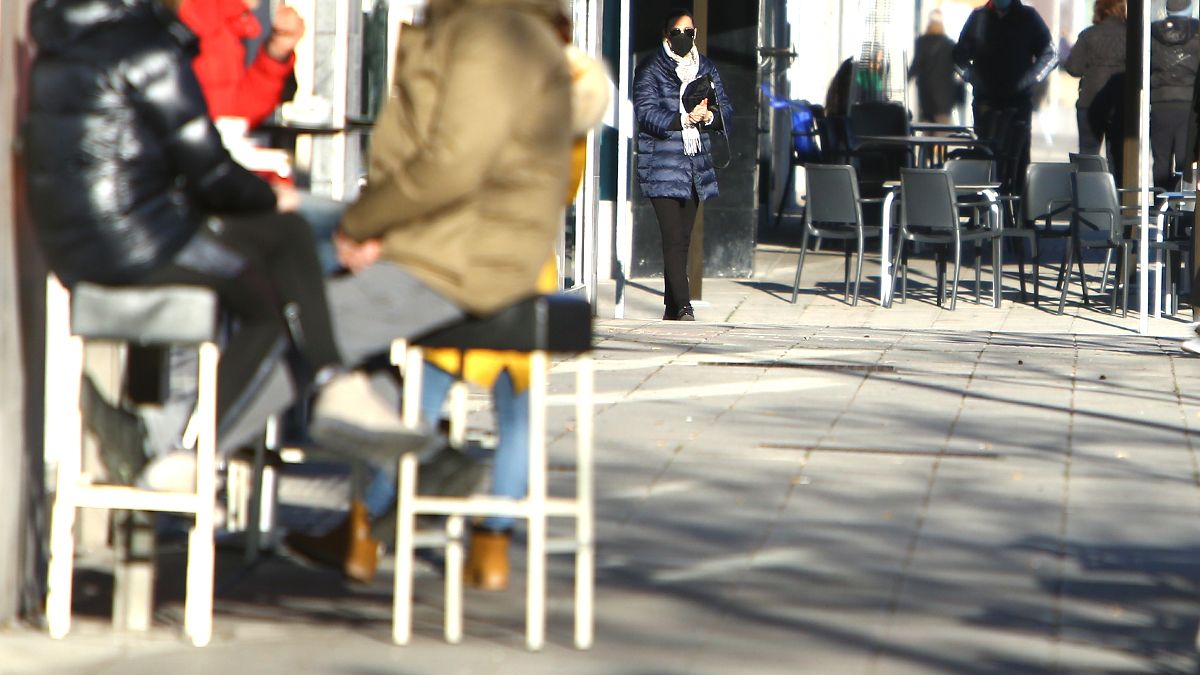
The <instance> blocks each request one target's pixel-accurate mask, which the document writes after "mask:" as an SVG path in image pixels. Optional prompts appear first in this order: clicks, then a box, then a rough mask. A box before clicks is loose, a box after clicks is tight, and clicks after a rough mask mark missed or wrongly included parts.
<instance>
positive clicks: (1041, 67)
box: [1017, 10, 1058, 91]
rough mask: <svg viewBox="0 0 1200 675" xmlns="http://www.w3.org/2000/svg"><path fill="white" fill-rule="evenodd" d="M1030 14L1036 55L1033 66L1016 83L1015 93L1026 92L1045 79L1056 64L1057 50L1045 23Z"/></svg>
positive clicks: (1035, 15) (1034, 14) (1038, 17)
mask: <svg viewBox="0 0 1200 675" xmlns="http://www.w3.org/2000/svg"><path fill="white" fill-rule="evenodd" d="M1030 12H1031V13H1032V14H1033V17H1034V30H1035V31H1036V32H1037V35H1036V37H1035V38H1034V44H1035V45H1036V46H1035V49H1036V50H1037V54H1036V55H1035V57H1034V61H1033V65H1032V66H1030V68H1029V70H1027V71H1025V74H1024V75H1022V76H1021V80H1020V81H1019V82H1017V91H1028V90H1029V89H1030V88H1032V87H1033V86H1034V85H1035V84H1038V83H1039V82H1041V81H1042V80H1044V79H1046V77H1047V76H1049V75H1050V72H1051V71H1052V70H1054V64H1056V63H1058V49H1057V48H1055V46H1054V41H1053V40H1051V39H1050V29H1049V28H1047V27H1046V22H1045V21H1042V18H1041V17H1040V16H1038V15H1037V14H1036V13H1034V12H1033V11H1032V10H1030Z"/></svg>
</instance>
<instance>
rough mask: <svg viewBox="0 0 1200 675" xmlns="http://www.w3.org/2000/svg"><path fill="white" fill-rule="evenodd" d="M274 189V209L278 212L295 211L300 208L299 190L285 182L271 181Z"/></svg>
mask: <svg viewBox="0 0 1200 675" xmlns="http://www.w3.org/2000/svg"><path fill="white" fill-rule="evenodd" d="M271 189H272V190H274V191H275V210H276V211H278V212H280V213H295V211H296V209H298V208H300V192H299V191H298V190H297V189H296V188H294V187H292V186H291V185H288V184H287V183H275V182H272V183H271Z"/></svg>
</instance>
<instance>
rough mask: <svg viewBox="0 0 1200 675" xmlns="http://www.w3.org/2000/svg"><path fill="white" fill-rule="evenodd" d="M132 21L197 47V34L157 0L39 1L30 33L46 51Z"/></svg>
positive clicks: (32, 19)
mask: <svg viewBox="0 0 1200 675" xmlns="http://www.w3.org/2000/svg"><path fill="white" fill-rule="evenodd" d="M132 23H146V24H148V25H153V24H158V25H160V26H161V27H162V29H164V30H167V31H168V32H170V33H171V34H172V35H173V36H174V37H175V39H176V41H178V42H179V43H180V44H181V45H182V46H183V47H184V48H185V49H188V50H189V51H190V50H194V49H195V48H196V44H195V42H196V39H195V35H193V34H192V32H191V31H189V30H188V29H187V27H186V26H184V25H183V24H182V23H180V22H179V20H178V19H177V18H176V17H175V14H174V13H173V12H171V10H169V9H167V8H166V7H164V6H163V5H162V3H160V2H159V1H158V0H38V1H37V2H36V3H34V5H33V8H32V9H31V10H30V13H29V33H30V35H31V36H32V37H33V40H34V42H35V43H36V44H37V47H38V51H40V52H43V53H47V54H53V53H56V52H62V51H64V50H66V49H67V48H68V47H70V46H71V45H72V44H73V43H75V42H78V41H80V40H85V39H87V38H89V37H91V36H93V35H96V34H100V33H103V32H105V31H111V30H112V29H113V28H116V27H118V26H121V25H124V24H132Z"/></svg>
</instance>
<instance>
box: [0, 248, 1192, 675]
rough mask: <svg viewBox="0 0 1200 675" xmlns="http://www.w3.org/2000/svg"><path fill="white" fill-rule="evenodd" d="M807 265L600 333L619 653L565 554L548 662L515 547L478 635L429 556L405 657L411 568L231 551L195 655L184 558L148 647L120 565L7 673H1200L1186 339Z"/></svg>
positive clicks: (605, 480)
mask: <svg viewBox="0 0 1200 675" xmlns="http://www.w3.org/2000/svg"><path fill="white" fill-rule="evenodd" d="M795 259H796V256H795V251H794V249H787V248H784V247H772V246H764V247H761V248H760V251H759V255H758V258H757V261H756V264H757V265H758V273H757V274H756V277H755V278H754V279H753V280H719V279H708V280H705V283H704V300H705V302H704V303H703V304H701V305H700V306H698V307H697V311H696V313H697V317H698V319H699V321H697V322H695V323H676V322H663V321H660V320H658V317H659V316H660V315H661V311H662V310H661V295H660V290H661V280H657V279H647V280H638V281H635V282H634V283H632V284H631V285H630V286H629V287H628V296H627V304H626V312H625V316H626V318H624V319H621V320H613V319H603V320H600V321H599V322H598V323H597V332H598V340H597V342H598V345H597V346H598V348H597V351H596V358H597V368H598V372H597V382H596V389H597V392H598V407H597V413H596V428H597V528H598V532H597V540H598V542H599V545H598V570H597V580H596V596H597V611H596V644H595V646H594V648H593V649H592V650H590V651H587V652H580V651H577V650H575V649H574V648H573V647H572V646H571V644H572V642H571V636H572V632H571V631H572V626H571V609H572V606H571V598H572V593H571V577H570V573H571V569H572V565H571V558H570V556H555V557H554V558H553V559H552V564H551V568H550V593H551V600H550V604H549V608H550V615H549V622H548V644H547V646H546V648H545V649H544V650H543V651H542V652H540V653H536V654H534V653H529V652H527V651H526V650H525V649H524V636H523V631H524V615H523V600H524V594H523V591H524V582H523V579H522V577H521V572H522V571H523V557H522V555H521V554H522V550H521V549H520V548H518V550H516V551H515V552H514V556H513V560H514V564H515V566H516V568H517V569H515V570H514V583H513V586H512V587H511V588H510V589H509V590H508V591H506V592H504V593H498V594H497V593H482V592H478V591H468V592H467V595H466V623H465V633H466V637H465V639H464V641H463V643H462V644H461V645H457V646H452V645H447V644H445V643H444V642H443V641H442V639H441V618H442V614H441V602H442V591H441V576H440V573H439V572H438V566H437V565H438V562H439V560H438V557H437V555H436V554H430V555H428V556H425V557H423V558H422V565H421V574H420V577H419V579H418V583H417V603H418V606H417V608H416V624H415V636H414V639H413V642H412V644H411V645H410V646H407V647H397V646H394V645H392V644H391V642H390V634H391V633H390V607H391V593H390V589H391V574H390V570H391V567H390V559H389V560H388V561H387V562H386V564H385V566H384V569H382V570H381V571H380V574H379V575H378V577H377V579H376V581H375V583H373V584H370V585H351V584H347V583H344V582H342V581H341V579H340V578H338V577H337V576H336V575H334V574H331V573H328V572H324V571H321V570H317V569H314V568H311V567H308V566H306V565H304V564H303V563H301V562H300V561H298V560H295V559H293V558H291V557H289V556H288V555H287V554H286V553H280V554H278V555H274V556H269V557H267V558H265V559H263V560H262V561H260V562H259V563H258V564H256V565H254V566H252V567H246V566H244V565H243V563H242V559H241V555H240V553H239V552H238V551H237V550H236V549H230V550H227V551H225V552H224V553H223V554H222V555H221V559H220V563H219V569H218V578H217V587H218V592H217V601H216V616H215V631H216V632H215V636H214V639H213V642H212V644H211V645H209V646H208V647H206V648H203V649H194V648H192V647H189V646H188V645H187V644H185V643H184V642H183V641H182V640H181V638H180V637H179V630H178V628H179V623H180V620H181V615H182V607H181V598H182V593H181V590H180V589H179V588H178V585H177V584H176V583H174V580H173V579H167V576H169V575H168V573H167V572H169V571H170V570H171V569H175V568H177V567H178V565H179V561H180V559H181V555H180V551H179V548H178V546H177V545H175V546H173V545H172V544H170V543H166V544H164V547H163V551H162V552H161V554H160V555H161V558H162V563H163V567H164V574H163V575H161V576H160V581H161V582H162V583H161V586H162V589H161V591H160V594H159V603H158V606H157V612H156V618H157V620H158V621H157V625H156V627H155V629H153V630H152V631H151V632H150V633H149V634H144V635H117V636H114V635H113V634H112V633H111V632H110V630H109V625H108V623H107V622H108V617H107V615H106V612H107V611H108V602H109V600H108V597H107V595H106V593H107V592H108V590H109V588H110V587H111V583H112V582H111V578H110V577H109V576H108V575H107V574H106V573H105V572H104V571H103V570H104V568H103V566H96V567H94V568H93V569H91V570H88V571H83V572H80V573H79V576H78V577H77V587H78V596H79V597H78V604H79V610H78V614H79V616H78V621H77V625H76V628H75V630H74V632H73V633H72V634H71V635H69V636H68V637H67V638H66V639H65V640H64V641H52V640H50V639H49V638H47V637H45V636H44V634H43V633H42V632H40V631H38V630H37V629H36V628H29V627H16V628H9V629H4V630H0V673H4V674H8V673H22V674H25V673H28V674H33V673H80V674H82V673H87V674H95V675H100V674H104V675H109V674H111V675H136V674H141V673H146V674H155V675H158V674H161V673H171V675H184V674H186V673H221V672H227V673H235V672H237V673H243V672H245V673H287V674H289V675H295V674H299V673H345V674H348V675H375V674H377V673H378V674H383V673H518V674H529V673H629V674H638V675H640V674H647V675H648V674H652V673H653V674H658V673H697V674H701V673H704V674H708V673H838V674H840V673H873V674H879V675H884V674H888V675H893V674H897V675H898V674H902V673H914V674H915V673H996V674H1000V673H1005V674H1007V673H1041V672H1063V673H1081V672H1087V673H1093V672H1103V673H1109V672H1114V673H1116V672H1119V673H1131V672H1168V673H1192V672H1196V671H1197V668H1198V666H1200V658H1198V657H1197V649H1196V632H1197V627H1198V625H1200V457H1198V454H1197V453H1198V452H1200V437H1197V435H1196V434H1195V433H1193V430H1194V429H1197V428H1200V398H1198V396H1197V388H1196V385H1195V383H1196V380H1197V377H1198V376H1200V359H1195V358H1189V357H1185V356H1183V355H1182V353H1181V352H1180V350H1179V348H1178V343H1179V340H1180V338H1181V337H1183V336H1184V334H1185V333H1186V332H1187V328H1186V321H1187V320H1190V319H1184V318H1183V317H1182V316H1181V317H1177V318H1163V319H1159V320H1155V321H1154V322H1152V323H1151V335H1148V336H1141V335H1138V334H1137V333H1136V325H1137V320H1136V318H1135V316H1134V315H1133V314H1132V313H1131V315H1130V317H1129V318H1127V319H1121V318H1118V317H1113V316H1111V315H1109V314H1108V312H1107V309H1106V308H1104V307H1089V308H1084V307H1079V306H1078V305H1075V304H1072V305H1070V306H1069V307H1068V313H1067V314H1066V315H1064V316H1061V317H1060V316H1056V315H1054V314H1053V313H1051V312H1049V311H1048V310H1047V305H1043V307H1042V308H1041V309H1034V308H1033V307H1031V306H1029V305H1026V304H1020V303H1017V302H1014V300H1015V299H1016V292H1015V290H1016V280H1015V265H1014V266H1012V269H1011V270H1009V272H1010V275H1009V277H1008V278H1007V279H1006V282H1005V285H1006V295H1005V301H1004V304H1003V306H1002V307H1001V308H1000V309H994V308H992V307H991V306H990V304H989V303H988V302H987V301H986V300H985V302H984V303H982V304H979V305H976V304H975V303H974V301H973V297H971V295H970V294H967V295H966V296H965V297H960V298H959V304H958V308H957V310H956V311H954V312H949V311H946V310H944V309H941V308H938V307H937V306H936V305H935V304H934V303H933V302H932V295H931V293H930V291H929V289H928V287H927V283H928V282H929V279H928V272H929V269H927V267H928V266H926V268H921V267H920V266H919V265H918V269H917V270H916V272H917V273H916V274H915V275H914V283H913V290H914V294H913V296H912V297H911V298H910V299H909V301H908V302H907V303H905V304H900V303H899V302H897V303H896V305H895V306H894V307H893V308H891V309H883V308H880V307H879V306H878V302H877V285H876V282H877V278H876V276H875V270H877V267H875V268H874V269H872V270H870V272H871V276H870V278H869V279H866V280H864V285H863V293H864V297H863V299H862V300H861V301H860V302H859V304H858V306H857V307H851V306H849V305H848V304H845V303H843V302H842V300H841V282H840V279H841V258H840V255H837V254H832V253H821V254H815V255H812V256H810V266H809V267H808V269H806V272H805V287H806V289H805V292H804V293H802V295H801V298H800V302H798V303H797V304H796V305H792V304H791V303H790V302H789V300H790V294H791V278H792V273H793V270H794V265H795ZM922 272H924V273H925V274H922ZM968 276H970V275H968ZM1043 276H1049V268H1047V269H1046V270H1045V271H1044V272H1043ZM989 278H990V275H989V274H988V273H987V271H986V270H985V275H984V279H985V280H987V279H989ZM969 285H970V284H966V285H964V290H965V289H966V288H968V286H969ZM1051 290H1052V289H1051V288H1050V287H1049V286H1047V287H1046V288H1044V289H1043V292H1044V293H1047V294H1048V293H1049V292H1050V291H1051ZM984 294H985V298H986V297H987V294H988V286H987V284H986V283H985V288H984ZM611 296H612V287H611V286H606V287H605V288H603V289H602V298H603V299H604V303H602V311H601V316H611V315H612V313H611V309H610V308H609V306H608V302H609V301H610V300H611ZM1072 300H1073V301H1076V300H1077V298H1075V297H1074V296H1073V297H1072ZM570 371H571V368H570V365H569V364H558V365H557V366H556V368H555V371H554V375H553V382H552V397H551V405H552V408H551V430H552V435H553V439H554V442H553V444H552V448H551V450H552V467H551V468H552V485H553V486H554V487H555V488H562V487H566V486H568V485H569V484H570V482H571V480H572V478H573V467H572V463H573V455H572V452H571V444H570V441H571V439H570V430H571V429H572V428H573V424H574V421H573V419H572V414H573V412H572V408H571V406H570V405H569V403H570V400H569V398H568V396H567V395H566V393H567V392H568V391H569V385H570V383H571V380H572V378H571V372H570ZM472 403H473V404H474V407H475V409H476V410H477V412H476V414H474V416H473V417H472V423H473V427H476V428H478V429H485V428H486V427H487V426H488V425H489V424H490V420H489V414H488V413H487V402H486V398H485V397H484V396H483V395H482V393H480V392H474V393H473V395H472ZM292 480H293V481H294V482H293V485H294V486H295V485H299V482H300V481H302V480H303V478H302V477H299V476H297V477H294V478H293V479H292ZM342 482H343V483H344V480H343V481H342ZM286 488H287V484H286V481H285V491H284V492H285V499H286V497H287V494H288V490H287V489H286ZM302 492H303V491H300V490H296V491H294V494H300V493H302ZM173 566H174V567H173Z"/></svg>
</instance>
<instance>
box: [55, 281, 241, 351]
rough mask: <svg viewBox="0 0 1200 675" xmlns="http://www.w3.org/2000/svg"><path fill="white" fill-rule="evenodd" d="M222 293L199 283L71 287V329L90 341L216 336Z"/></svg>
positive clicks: (188, 340)
mask: <svg viewBox="0 0 1200 675" xmlns="http://www.w3.org/2000/svg"><path fill="white" fill-rule="evenodd" d="M217 306H218V302H217V294H216V293H215V292H213V291H212V290H210V289H207V288H202V287H199V286H101V285H99V284H92V283H87V282H80V283H78V284H75V287H74V288H72V289H71V333H72V334H74V335H78V336H79V337H82V338H87V339H89V340H116V341H121V342H130V343H134V344H143V345H168V344H199V343H201V342H209V341H212V340H215V339H216V335H217Z"/></svg>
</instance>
